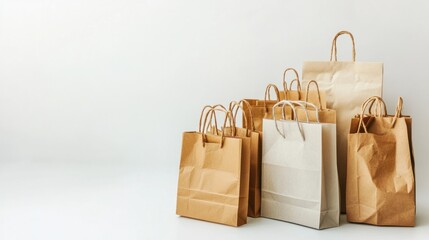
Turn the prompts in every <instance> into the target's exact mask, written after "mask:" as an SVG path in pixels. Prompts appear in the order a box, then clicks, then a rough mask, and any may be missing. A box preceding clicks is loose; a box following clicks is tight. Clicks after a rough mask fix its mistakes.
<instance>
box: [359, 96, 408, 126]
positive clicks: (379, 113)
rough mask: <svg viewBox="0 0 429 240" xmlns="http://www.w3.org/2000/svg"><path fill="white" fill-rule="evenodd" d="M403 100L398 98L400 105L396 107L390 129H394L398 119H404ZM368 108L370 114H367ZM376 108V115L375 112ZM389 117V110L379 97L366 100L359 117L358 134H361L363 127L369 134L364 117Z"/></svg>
mask: <svg viewBox="0 0 429 240" xmlns="http://www.w3.org/2000/svg"><path fill="white" fill-rule="evenodd" d="M403 103H404V101H403V99H402V97H399V98H398V104H397V105H396V109H395V115H393V118H392V123H391V125H390V128H393V127H394V126H395V123H396V121H397V119H398V118H400V117H402V106H403ZM367 108H368V114H365V111H366V109H367ZM374 108H375V113H374V112H373V111H374ZM365 116H366V117H387V116H388V114H387V108H386V103H385V102H384V101H383V99H382V98H381V97H379V96H373V97H370V98H368V99H367V100H365V102H363V104H362V106H361V114H360V115H359V125H358V129H357V133H359V132H360V129H361V127H362V128H363V130H364V131H365V133H368V127H367V124H365V122H364V121H363V119H364V117H365Z"/></svg>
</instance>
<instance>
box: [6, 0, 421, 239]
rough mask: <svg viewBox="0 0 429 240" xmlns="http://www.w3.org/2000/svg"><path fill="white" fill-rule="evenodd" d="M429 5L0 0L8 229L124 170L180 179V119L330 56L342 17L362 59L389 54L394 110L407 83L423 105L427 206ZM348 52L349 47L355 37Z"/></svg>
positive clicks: (336, 0) (192, 121)
mask: <svg viewBox="0 0 429 240" xmlns="http://www.w3.org/2000/svg"><path fill="white" fill-rule="evenodd" d="M428 13H429V2H428V1H424V0H421V1H412V2H409V1H391V0H379V1H371V0H359V1H351V0H349V1H343V0H329V1H317V0H314V1H310V0H300V1H284V0H283V1H281V0H277V1H274V0H269V1H256V0H250V1H249V0H247V1H244V0H243V1H231V0H218V1H208V0H204V1H203V0H200V1H191V0H181V1H174V0H147V1H145V0H143V1H142V0H110V1H105V0H74V1H69V0H2V1H0V238H1V236H3V239H20V237H22V239H24V238H25V236H27V235H22V234H24V233H23V232H21V231H19V227H16V226H15V225H14V224H15V223H19V224H27V225H25V226H26V227H29V226H33V227H30V230H29V231H27V232H30V233H46V232H47V231H46V229H45V227H44V225H41V223H40V224H39V225H37V224H36V225H35V226H34V225H32V224H34V223H35V222H36V223H37V220H46V221H50V222H52V223H54V222H56V224H57V225H55V224H54V226H56V228H57V229H60V230H61V231H62V230H64V231H65V230H66V229H68V228H67V227H66V226H64V225H63V221H62V220H59V219H61V217H60V216H64V214H60V213H58V212H63V213H64V212H65V216H68V217H70V216H71V215H67V213H68V214H72V212H73V211H74V210H76V209H81V210H82V206H86V205H85V201H83V202H80V201H77V200H76V201H73V202H72V203H70V204H71V205H67V204H64V203H62V202H61V200H64V201H66V200H67V199H68V200H70V199H73V197H75V196H77V195H76V194H89V196H92V198H91V197H88V199H87V200H88V201H89V202H90V203H93V204H95V203H96V202H97V201H99V199H98V198H97V195H96V192H97V191H98V190H99V189H100V186H102V184H103V183H111V184H115V182H114V180H112V179H124V178H126V177H127V176H130V175H132V174H135V175H136V176H140V177H141V178H139V180H138V181H145V179H146V178H145V177H144V176H145V172H151V173H152V174H154V173H156V174H157V175H158V176H162V177H163V176H166V177H171V179H175V177H176V174H177V170H178V163H179V154H180V147H181V133H182V132H183V131H185V130H195V129H196V127H197V123H198V116H199V112H200V110H201V107H202V106H203V105H206V104H214V103H223V104H226V103H228V102H229V101H230V100H238V99H241V98H245V97H247V98H249V97H254V98H262V97H263V93H264V88H265V86H266V85H267V84H268V83H275V84H278V85H279V86H280V84H281V77H282V73H283V70H284V69H285V68H286V67H295V68H297V69H298V70H299V71H300V70H301V65H302V62H303V61H304V60H328V59H329V50H330V44H331V40H332V37H333V36H334V35H335V33H336V32H338V31H340V30H349V31H351V32H352V33H353V34H354V35H355V39H356V51H357V60H358V61H381V62H384V97H385V100H386V102H387V104H388V108H389V110H390V111H392V110H393V109H394V105H395V104H396V101H397V97H398V96H402V97H403V98H404V105H405V106H404V113H405V114H410V115H411V116H412V117H413V140H414V147H415V158H416V166H417V173H416V174H417V191H418V193H417V194H418V204H419V206H423V208H424V205H425V204H427V203H425V201H424V200H423V199H424V198H423V196H425V195H429V190H427V189H428V187H429V184H428V182H429V177H428V174H427V173H426V172H427V171H428V167H429V161H427V160H426V156H427V155H428V148H427V141H428V140H427V136H428V134H429V131H428V128H427V126H426V125H427V123H428V121H429V114H428V110H427V109H428V107H427V106H426V105H427V104H428V102H429V95H428V94H427V92H428V88H429V84H428V76H427V69H428V66H429V60H428V56H429V47H428V43H429V26H428V22H429V14H428ZM339 52H340V53H339V55H340V59H350V57H351V49H350V41H349V40H348V39H346V38H345V37H341V39H340V41H339ZM154 179H156V180H153V182H151V184H153V185H151V186H152V187H153V188H156V184H157V183H156V182H157V181H158V178H154ZM132 181H133V180H129V181H128V180H127V181H125V182H123V184H124V186H125V185H126V184H132ZM174 181H175V180H172V182H171V184H172V186H171V188H169V189H171V190H172V191H171V193H170V194H169V195H168V197H171V200H170V201H169V203H171V206H170V205H169V208H168V211H169V212H168V214H170V215H172V216H174V201H175V199H174V196H175V192H174V191H175V186H174V184H175V182H174ZM79 184H81V185H79ZM82 186H86V187H87V189H86V188H85V187H82ZM121 186H122V185H121ZM154 186H155V187H154ZM136 188H138V187H136ZM73 189H74V190H73ZM82 189H86V190H82ZM106 189H109V187H107V188H106ZM106 191H107V190H106ZM55 192H56V193H57V194H54V193H55ZM104 193H105V194H107V195H109V193H106V192H104ZM142 193H143V194H144V191H143V192H142ZM91 194H92V195H91ZM52 196H54V197H53V198H52ZM126 196H129V195H126ZM158 197H160V196H158ZM141 198H142V199H144V197H141ZM155 198H156V197H155ZM57 200H58V201H57ZM124 201H125V200H124ZM130 201H131V202H133V200H130ZM55 204H56V205H55ZM67 206H69V207H70V208H68V207H67ZM91 206H92V205H91ZM419 206H418V207H419ZM146 207H147V208H148V209H149V208H153V206H152V207H151V206H146ZM88 208H90V207H88ZM155 208H156V207H155ZM91 209H92V207H91ZM148 209H146V210H148ZM39 210H40V211H39ZM85 211H86V212H87V210H85V207H84V208H83V210H82V215H76V216H75V215H73V216H74V217H75V218H76V219H75V220H76V221H75V224H78V225H77V226H80V227H84V225H85V224H84V223H86V221H88V222H89V223H90V222H91V217H92V215H91V214H89V213H88V214H87V213H86V212H85ZM88 211H89V210H88ZM141 211H142V212H143V213H144V212H145V211H143V210H141ZM148 211H150V210H148ZM84 212H85V213H84ZM146 213H147V212H146ZM85 214H87V215H85ZM98 214H100V213H98ZM97 216H99V215H97ZM102 216H104V215H102ZM106 216H107V215H106ZM85 217H86V218H85ZM155 218H156V217H155ZM82 219H86V220H82ZM64 221H65V220H64ZM79 221H83V223H78V222H79ZM65 222H67V221H65ZM79 224H81V225H79ZM125 225H129V224H128V223H127V224H125V223H124V226H125ZM137 225H138V224H137ZM13 226H15V227H13ZM121 226H122V225H121ZM88 229H89V227H88ZM60 230H58V232H57V233H56V232H55V230H54V233H52V234H53V235H52V236H53V237H59V236H60V234H61V231H60ZM88 231H89V230H88ZM30 233H28V234H30ZM92 233H93V235H89V236H92V237H93V238H97V237H100V236H101V235H100V234H101V233H102V231H100V232H92ZM36 235H37V234H36ZM42 235H43V234H42ZM109 236H110V237H112V238H113V237H115V235H114V234H113V235H109ZM121 236H123V235H121ZM104 237H106V236H104ZM33 239H34V238H33ZM41 239H42V238H41ZM45 239H46V238H45ZM63 239H64V238H63Z"/></svg>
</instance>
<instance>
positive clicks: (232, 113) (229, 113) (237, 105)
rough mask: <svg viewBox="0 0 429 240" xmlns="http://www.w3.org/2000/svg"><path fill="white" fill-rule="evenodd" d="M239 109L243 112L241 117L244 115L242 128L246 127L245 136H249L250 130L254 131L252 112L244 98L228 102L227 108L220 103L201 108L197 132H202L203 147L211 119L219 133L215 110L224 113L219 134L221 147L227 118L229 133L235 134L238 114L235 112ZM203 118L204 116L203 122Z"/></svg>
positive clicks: (216, 132)
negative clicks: (248, 119)
mask: <svg viewBox="0 0 429 240" xmlns="http://www.w3.org/2000/svg"><path fill="white" fill-rule="evenodd" d="M242 105H243V106H242ZM244 105H245V106H246V107H247V110H248V114H246V111H245V109H244ZM207 109H208V111H207V112H206V110H207ZM239 109H241V110H242V112H243V117H244V121H243V128H245V129H246V136H247V137H249V136H250V132H251V131H255V123H254V121H253V114H252V111H251V108H250V104H249V102H247V101H246V100H240V101H239V102H236V101H232V102H231V103H230V104H229V109H228V110H227V109H226V108H225V107H224V106H222V105H221V104H217V105H213V106H210V105H206V106H204V107H203V110H202V111H201V115H200V121H199V125H198V132H201V133H202V138H203V147H204V146H205V143H206V142H207V132H208V131H209V127H210V124H211V123H212V122H213V120H214V126H215V127H214V131H215V134H216V135H219V132H218V127H217V126H218V124H217V117H216V112H223V113H225V119H224V123H223V128H222V131H221V134H220V135H221V142H220V147H221V148H222V146H223V142H224V139H225V135H224V131H223V129H225V128H226V127H227V122H228V120H229V126H230V127H231V130H232V133H231V134H232V136H236V134H237V131H236V120H237V115H238V114H237V113H238V110H239ZM209 117H210V118H209ZM248 117H249V118H250V127H249V126H248V121H247V118H248ZM203 118H204V122H203Z"/></svg>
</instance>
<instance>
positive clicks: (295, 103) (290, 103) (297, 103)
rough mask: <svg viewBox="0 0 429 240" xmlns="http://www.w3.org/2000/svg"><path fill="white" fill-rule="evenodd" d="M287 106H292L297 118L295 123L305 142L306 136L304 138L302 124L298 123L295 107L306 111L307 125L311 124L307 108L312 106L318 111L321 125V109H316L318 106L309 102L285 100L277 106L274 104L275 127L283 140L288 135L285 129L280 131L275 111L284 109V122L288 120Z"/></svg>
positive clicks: (317, 119) (317, 115)
mask: <svg viewBox="0 0 429 240" xmlns="http://www.w3.org/2000/svg"><path fill="white" fill-rule="evenodd" d="M286 106H290V108H291V109H292V112H293V116H295V121H296V124H297V126H298V129H299V132H300V133H301V137H302V140H303V141H305V136H304V130H303V129H302V125H301V124H300V122H299V121H298V115H297V114H296V108H295V107H297V106H298V107H300V108H302V109H304V111H305V116H306V119H307V121H306V122H307V123H309V122H310V121H309V116H308V110H307V106H310V107H312V108H314V110H316V122H317V123H319V108H317V107H316V105H314V104H312V103H309V102H305V101H289V100H283V101H280V102H278V103H276V104H274V106H273V119H274V123H275V126H276V130H277V132H278V133H279V134H280V135H281V136H282V137H283V138H286V134H285V132H284V129H283V131H280V129H279V125H278V123H277V119H276V114H275V109H276V108H277V107H281V108H282V116H283V120H286V118H285V107H286Z"/></svg>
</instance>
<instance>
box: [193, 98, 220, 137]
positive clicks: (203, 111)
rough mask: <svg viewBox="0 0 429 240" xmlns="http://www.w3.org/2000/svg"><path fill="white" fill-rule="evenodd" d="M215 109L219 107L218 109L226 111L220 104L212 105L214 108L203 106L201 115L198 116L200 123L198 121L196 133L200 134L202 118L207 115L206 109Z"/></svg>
mask: <svg viewBox="0 0 429 240" xmlns="http://www.w3.org/2000/svg"><path fill="white" fill-rule="evenodd" d="M217 107H220V108H222V109H224V110H226V108H225V107H224V106H223V105H221V104H216V105H214V106H210V105H205V106H204V107H203V110H202V111H201V114H200V121H199V123H198V132H201V130H202V129H201V127H202V126H201V123H202V122H203V116H205V114H207V113H206V112H205V111H206V109H208V108H210V109H212V108H217ZM216 131H217V129H216Z"/></svg>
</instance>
